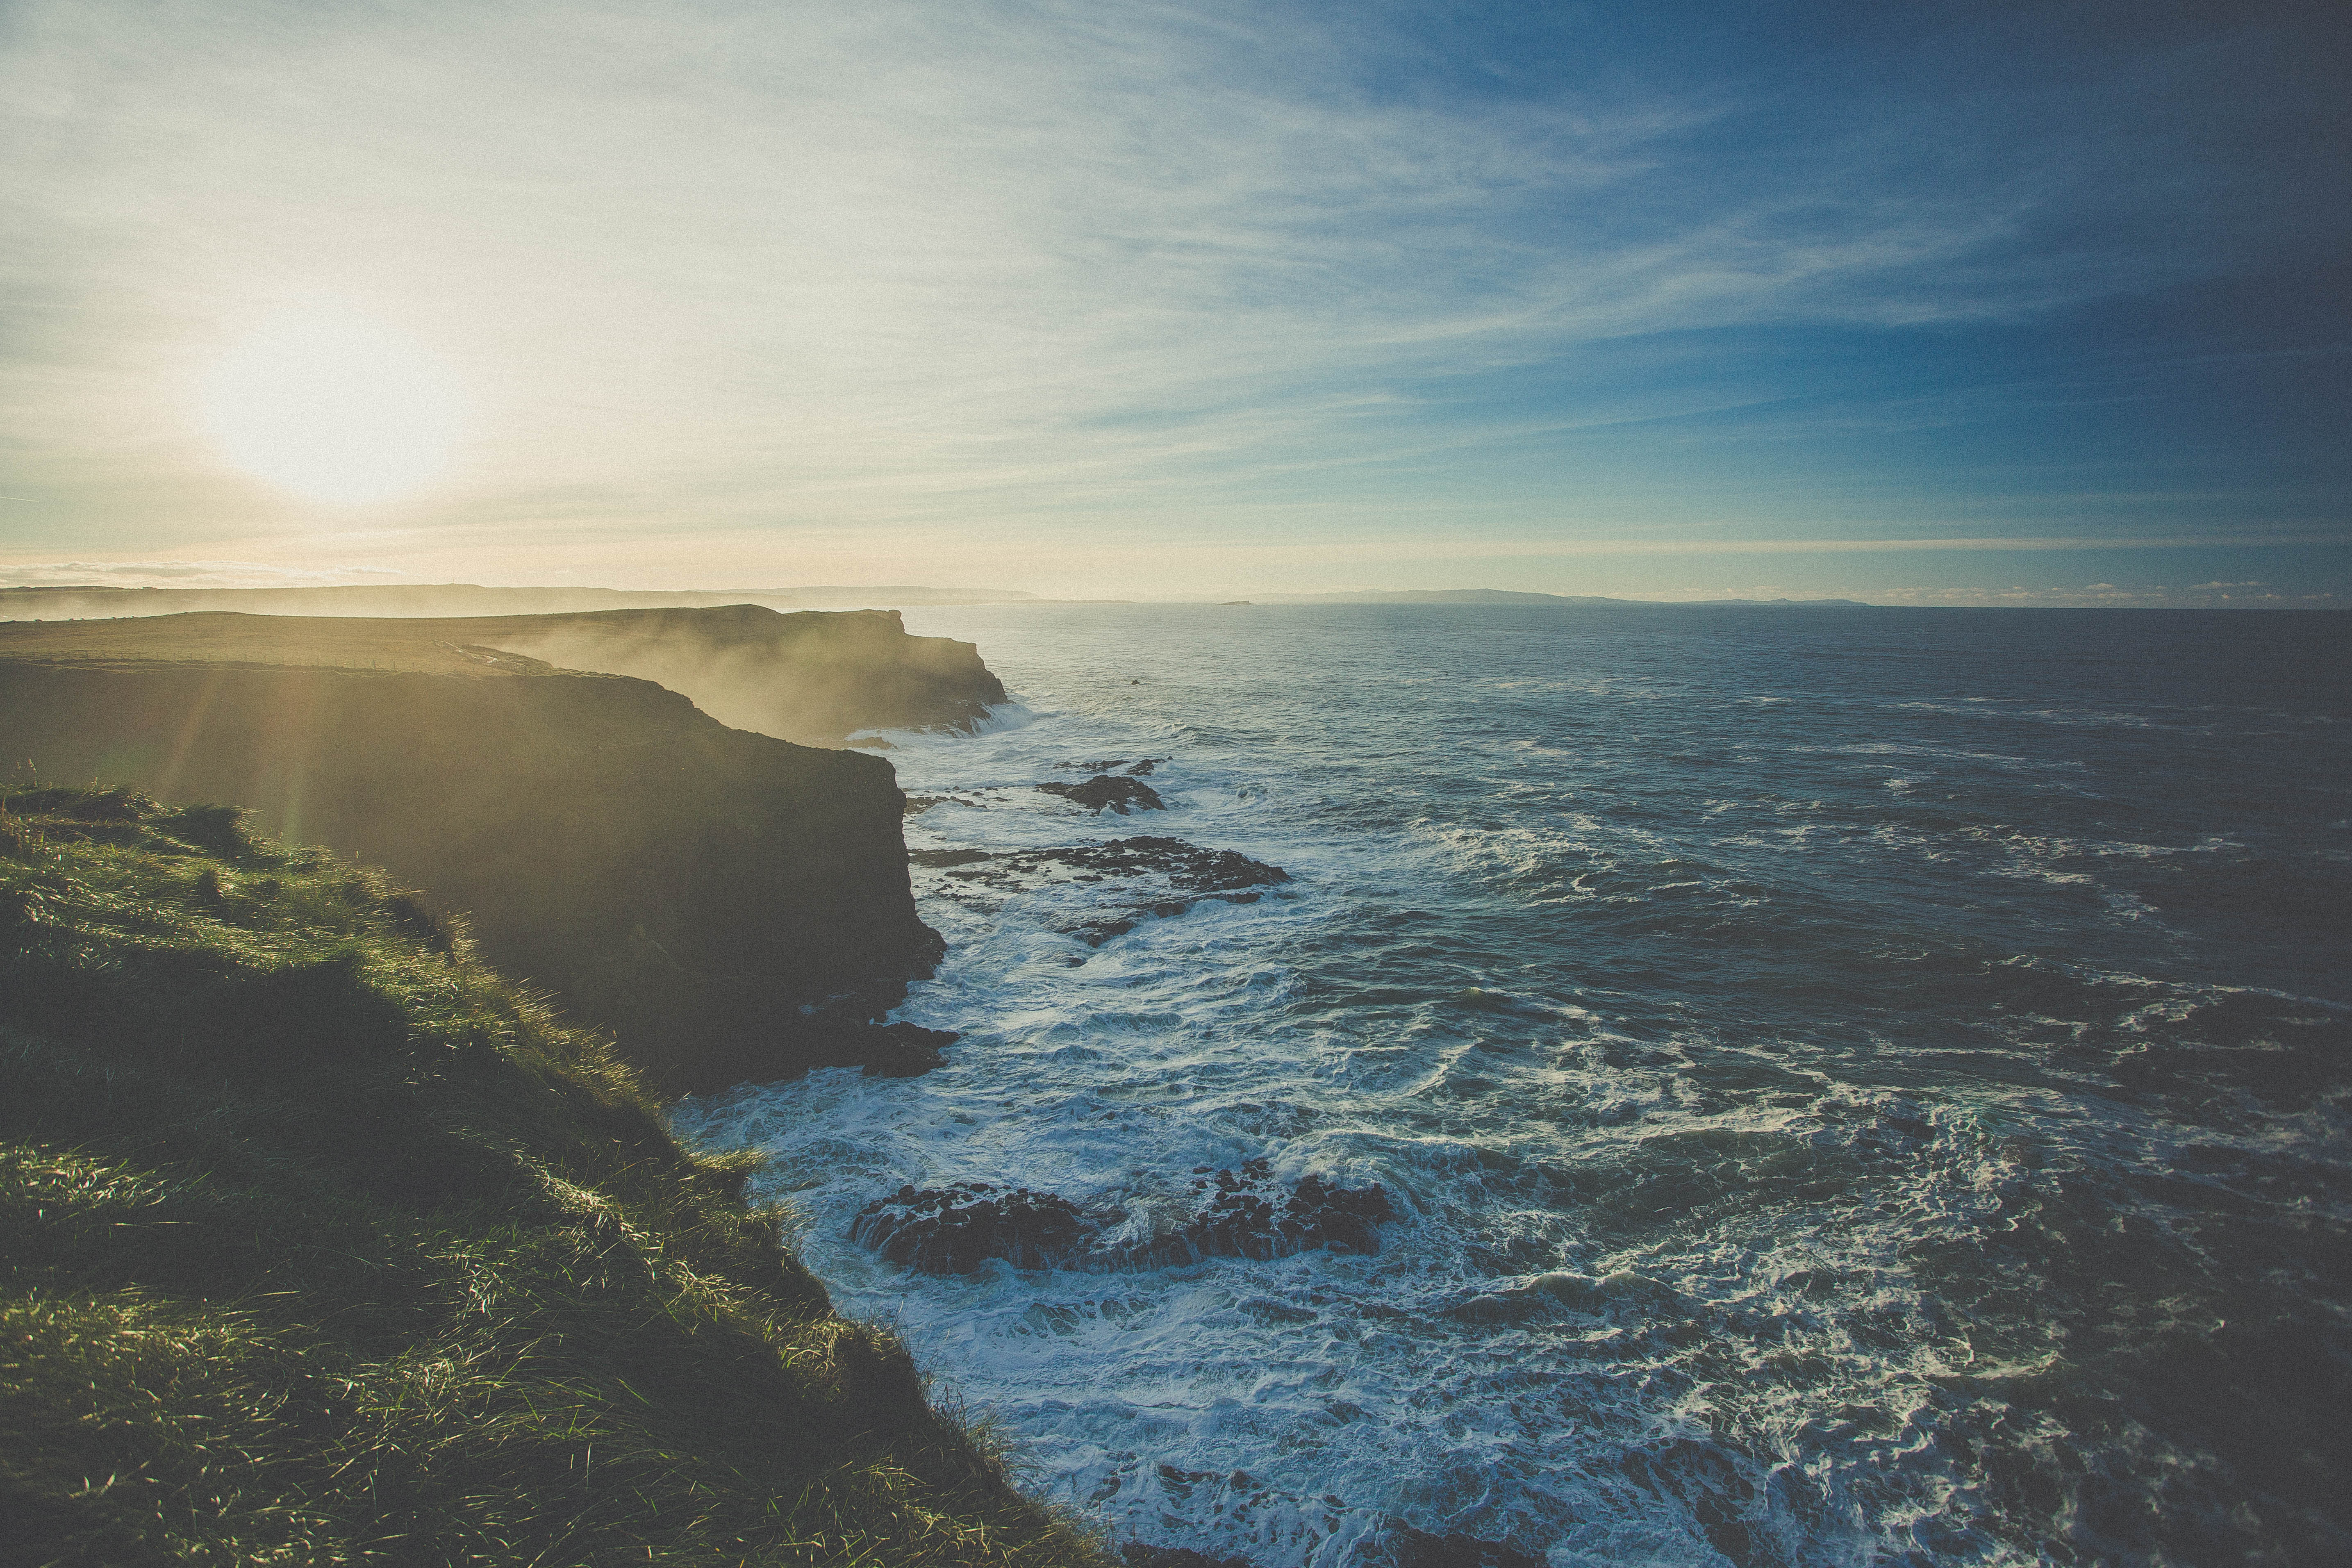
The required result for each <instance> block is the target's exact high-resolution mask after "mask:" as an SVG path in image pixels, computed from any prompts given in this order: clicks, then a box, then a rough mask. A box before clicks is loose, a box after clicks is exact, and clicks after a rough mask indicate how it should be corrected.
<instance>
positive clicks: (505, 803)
mask: <svg viewBox="0 0 2352 1568" xmlns="http://www.w3.org/2000/svg"><path fill="white" fill-rule="evenodd" d="M174 620H176V621H177V622H179V623H180V625H179V626H178V628H177V629H178V631H179V632H180V633H181V634H182V635H184V636H187V635H193V634H196V633H208V631H209V630H211V629H223V628H206V627H204V626H195V625H192V624H191V623H199V622H219V623H228V626H226V628H225V629H223V630H224V635H226V634H242V633H245V632H248V631H250V632H253V633H254V635H256V636H259V635H263V634H266V633H268V631H269V628H270V626H271V623H270V622H268V620H267V618H265V617H257V616H187V617H175V618H174ZM240 623H242V624H243V625H240ZM325 624H327V625H330V626H337V627H343V628H353V629H354V632H353V640H352V641H351V642H349V643H348V644H347V645H345V647H344V649H343V652H344V655H345V656H346V657H347V658H348V659H349V660H350V661H351V665H350V666H349V667H346V668H299V667H294V666H290V665H285V664H267V663H244V662H234V661H233V660H234V652H235V650H234V647H229V648H228V651H227V652H226V656H225V655H224V649H223V647H214V648H213V650H212V657H211V658H209V659H206V660H199V661H193V662H184V663H172V662H162V661H160V660H154V659H148V660H141V659H135V658H125V657H121V650H120V649H119V648H118V649H117V650H116V652H115V655H114V656H113V657H107V656H106V650H105V647H104V646H103V645H101V644H99V643H96V642H93V643H91V644H89V646H87V647H82V648H79V649H70V648H66V647H58V646H56V644H55V643H52V645H51V646H50V647H47V649H46V651H47V654H48V655H49V657H47V658H26V657H16V658H10V657H5V656H6V655H8V654H10V653H21V651H22V649H21V647H12V646H10V645H11V643H12V642H13V641H14V639H9V638H0V761H5V764H6V766H7V767H8V768H9V769H11V770H19V774H18V776H24V775H23V773H22V772H21V770H26V769H27V768H29V771H30V773H31V774H32V775H33V776H37V777H39V778H42V779H46V780H54V781H70V782H73V783H76V784H79V783H81V782H83V781H85V780H89V781H95V782H97V783H99V784H107V785H128V786H131V787H134V788H137V789H140V790H143V791H146V792H148V793H150V794H152V795H156V796H157V797H159V798H162V799H164V800H169V801H179V802H194V801H221V802H228V803H233V804H235V805H239V806H243V807H247V808H249V809H250V810H251V812H252V813H253V816H254V821H255V826H257V828H258V829H259V830H261V831H263V832H266V833H268V834H270V835H272V836H273V837H289V838H292V839H296V840H299V841H300V842H303V843H309V844H320V845H326V846H329V847H332V848H333V849H335V850H337V851H338V852H340V853H341V854H344V855H347V856H350V857H352V858H354V859H357V860H360V861H363V862H365V863H368V864H371V865H378V866H383V867H385V868H388V869H389V870H390V871H391V872H392V873H393V874H394V876H395V877H397V878H399V879H401V880H402V881H404V882H407V883H411V884H414V885H415V886H417V887H419V888H421V889H424V890H425V898H426V901H427V903H428V904H429V905H430V907H431V908H432V909H434V910H460V911H464V912H465V913H466V915H467V918H468V919H469V920H470V921H471V923H472V926H473V929H474V931H475V932H476V933H477V935H478V940H479V942H480V943H481V948H482V952H483V953H484V955H485V956H486V957H487V958H488V960H489V961H490V962H492V963H496V964H497V965H498V966H499V968H501V969H503V970H505V971H507V972H509V973H513V974H516V975H520V976H523V977H527V978H528V979H530V980H531V981H533V982H536V983H538V984H542V985H546V986H550V987H551V988H552V989H553V990H554V991H555V993H556V994H557V997H558V999H559V1001H560V1002H561V1004H562V1006H563V1007H564V1008H565V1009H566V1010H567V1011H568V1012H570V1013H571V1014H572V1015H573V1016H575V1017H578V1018H580V1019H582V1020H583V1021H587V1022H591V1023H593V1024H596V1025H600V1026H604V1027H608V1028H610V1029H612V1030H613V1031H614V1034H615V1035H616V1036H617V1037H618V1038H619V1041H620V1044H621V1047H622V1049H623V1051H624V1052H625V1054H626V1056H627V1058H628V1059H629V1060H630V1061H632V1062H633V1063H635V1064H636V1065H637V1066H639V1067H640V1068H643V1069H644V1070H645V1071H646V1073H647V1074H648V1076H649V1077H650V1078H651V1079H653V1080H654V1081H655V1082H656V1084H657V1085H659V1086H660V1087H661V1088H662V1089H666V1090H677V1089H693V1088H706V1087H715V1086H718V1085H721V1084H724V1083H728V1082H733V1081H738V1080H740V1079H746V1078H773V1077H782V1076H786V1075H788V1074H790V1073H791V1072H793V1071H795V1070H798V1069H799V1068H804V1067H806V1066H809V1065H812V1064H813V1063H815V1062H820V1061H832V1060H839V1059H843V1058H844V1057H845V1055H848V1056H850V1057H854V1056H855V1054H856V1049H855V1042H854V1041H845V1037H844V1033H843V1030H842V1029H841V1028H840V1027H839V1026H835V1025H833V1024H829V1023H827V1022H826V1021H825V1020H824V1019H817V1020H812V1019H811V1018H809V1017H808V1016H805V1010H806V1009H808V1008H812V1007H815V1006H817V1005H823V1004H825V1003H827V1002H828V1001H830V1000H834V999H837V998H841V997H843V996H845V995H847V996H849V997H850V1001H849V1002H848V1003H847V1004H846V1005H844V1006H842V1007H837V1008H836V1009H835V1013H834V1015H832V1016H833V1017H834V1018H836V1019H837V1018H843V1017H848V1018H857V1017H864V1016H870V1015H872V1014H874V1013H876V1012H877V1010H878V1009H880V1008H882V1007H885V1006H887V1005H889V1004H890V1003H891V1002H892V1001H894V1000H895V999H896V997H897V995H898V992H899V985H900V983H902V982H903V980H904V979H905V978H906V977H907V976H908V974H910V973H917V972H919V971H920V970H922V969H923V968H924V967H926V966H927V965H928V964H929V963H930V962H931V961H932V960H933V959H934V958H935V957H936V955H937V953H938V952H939V940H938V938H937V937H936V935H934V934H933V933H932V932H931V931H929V929H927V928H926V927H925V926H924V925H923V924H922V922H921V921H919V919H918V918H917V917H916V913H915V906H914V900H913V898H912V895H911V893H910V891H909V889H908V879H907V860H906V850H905V847H904V842H903V840H902V838H901V837H900V833H899V816H900V811H901V808H902V805H903V799H904V797H903V796H902V795H900V794H899V792H898V787H897V784H896V782H895V779H894V776H893V773H892V771H891V769H890V767H889V764H888V763H885V762H883V761H881V760H880V759H878V758H874V757H868V756H864V755H860V754H858V753H856V752H841V751H825V750H819V749H814V748H810V747H804V746H797V745H793V744H791V743H789V742H783V741H780V740H776V739H773V738H771V737H769V736H765V735H756V734H750V733H747V732H745V731H740V730H733V729H730V728H728V727H727V726H725V725H723V724H721V723H719V721H716V720H714V719H712V718H710V717H709V715H707V714H705V713H702V712H699V711H698V710H696V709H695V707H694V706H693V705H692V704H691V703H690V702H688V700H686V698H684V697H682V696H679V695H678V694H677V693H676V692H673V691H667V690H665V689H662V688H660V687H658V686H655V685H653V684H651V683H649V682H646V681H643V680H635V679H625V678H619V677H613V676H598V675H582V674H572V673H562V672H551V671H548V670H547V668H546V667H545V666H543V665H537V664H534V663H533V662H532V661H530V660H528V659H525V658H519V657H517V656H514V655H511V654H505V653H499V652H496V651H494V650H488V649H486V648H484V647H480V646H479V645H474V646H472V647H468V646H466V645H460V644H457V643H454V642H445V643H436V642H432V641H430V640H427V641H425V642H422V643H420V642H417V641H415V640H413V639H409V640H400V639H394V640H392V641H387V642H385V643H383V645H382V646H381V647H374V645H371V644H369V643H368V642H367V641H366V640H365V633H366V628H368V627H370V626H385V625H397V626H417V625H420V624H425V625H429V624H430V623H415V622H405V623H369V622H357V621H343V622H332V623H325ZM104 625H105V626H107V627H110V628H115V629H120V628H123V627H126V626H133V627H136V626H153V627H159V628H167V629H168V628H172V627H173V621H159V622H110V623H104ZM13 629H16V628H0V631H6V630H13ZM22 629H26V630H31V631H51V632H63V631H66V630H68V629H70V628H65V627H54V628H52V627H31V628H22ZM468 635H471V634H468ZM234 641H235V638H234V637H230V643H231V644H233V643H234ZM151 646H154V647H158V648H159V649H160V650H161V651H163V652H165V653H166V654H167V655H168V654H169V653H170V652H173V651H176V650H174V649H173V648H171V647H169V646H168V645H165V644H163V643H161V642H160V641H159V642H157V643H154V644H152V645H151ZM371 647H374V652H373V654H372V653H371V651H370V650H371ZM420 649H421V650H423V651H419V650H420ZM402 650H405V651H404V652H403V651H402ZM281 651H282V650H281ZM313 651H314V652H316V651H317V645H315V644H314V645H313ZM395 655H398V656H399V657H404V658H410V659H411V661H412V662H415V663H418V664H420V665H424V666H425V667H426V668H421V669H414V670H387V669H381V668H378V669H370V668H365V664H366V662H367V660H368V659H369V658H372V657H373V658H393V657H394V656H395ZM428 655H429V656H430V657H427V656H428Z"/></svg>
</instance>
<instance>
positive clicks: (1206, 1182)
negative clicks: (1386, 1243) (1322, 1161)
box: [849, 1160, 1396, 1274]
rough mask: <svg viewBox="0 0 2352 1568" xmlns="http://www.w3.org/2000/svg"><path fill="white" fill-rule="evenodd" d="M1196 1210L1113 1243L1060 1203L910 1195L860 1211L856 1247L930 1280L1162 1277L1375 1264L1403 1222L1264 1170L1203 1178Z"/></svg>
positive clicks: (955, 1188) (1111, 1220) (981, 1189)
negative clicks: (1242, 1261) (1131, 1273)
mask: <svg viewBox="0 0 2352 1568" xmlns="http://www.w3.org/2000/svg"><path fill="white" fill-rule="evenodd" d="M1194 1174H1195V1175H1196V1176H1197V1177H1198V1178H1199V1179H1198V1180H1195V1181H1194V1182H1193V1184H1192V1190H1193V1192H1194V1194H1196V1198H1197V1206H1196V1207H1195V1208H1194V1209H1193V1211H1192V1214H1191V1215H1188V1216H1186V1217H1185V1218H1184V1219H1183V1220H1182V1221H1181V1222H1180V1223H1178V1224H1177V1225H1175V1226H1171V1227H1170V1228H1168V1229H1166V1230H1164V1231H1161V1232H1160V1233H1159V1234H1157V1235H1154V1236H1152V1237H1149V1238H1148V1239H1145V1240H1142V1241H1134V1240H1118V1241H1114V1240H1112V1239H1110V1237H1112V1235H1113V1234H1114V1233H1115V1232H1116V1231H1117V1230H1118V1228H1119V1227H1120V1226H1121V1224H1122V1222H1123V1221H1124V1220H1125V1218H1126V1215H1124V1214H1123V1213H1120V1212H1118V1211H1097V1212H1089V1211H1087V1210H1085V1209H1081V1208H1080V1207H1078V1205H1076V1204H1074V1203H1072V1202H1070V1201H1069V1200H1068V1199H1067V1198H1065V1197H1062V1196H1060V1195H1059V1194H1054V1193H1041V1192H1036V1191H1034V1190H1033V1189H1031V1188H1027V1187H1013V1188H1003V1187H997V1186H994V1185H992V1184H989V1183H987V1182H959V1183H956V1184H953V1185H951V1186H946V1187H922V1188H919V1187H914V1186H904V1187H901V1188H899V1189H898V1192H896V1193H894V1194H891V1195H890V1196H888V1197H887V1198H880V1199H877V1200H876V1201H875V1202H873V1203H870V1204H868V1205H866V1207H864V1208H863V1209H861V1210H859V1211H858V1214H857V1217H856V1220H854V1221H853V1222H851V1225H850V1227H849V1237H850V1239H851V1240H853V1241H856V1242H857V1243H858V1244H860V1245H861V1246H865V1247H872V1248H873V1249H874V1250H875V1251H877V1252H878V1253H880V1254H881V1255H882V1256H883V1257H885V1258H889V1259H890V1260H891V1261H892V1262H894V1263H904V1264H908V1265H909V1266H911V1267H913V1268H919V1269H920V1270H922V1271H923V1272H924V1273H927V1274H969V1273H971V1272H972V1271H974V1270H976V1269H978V1268H980V1267H981V1266H982V1264H984V1263H986V1262H988V1261H990V1260H991V1259H1001V1260H1003V1261H1004V1262H1007V1263H1010V1264H1012V1265H1013V1267H1014V1268H1166V1267H1168V1266H1170V1265H1171V1264H1182V1263H1190V1262H1195V1261H1197V1260H1199V1259H1201V1258H1286V1257H1288V1256H1289V1255H1291V1254H1292V1253H1295V1252H1306V1251H1309V1250H1311V1249H1313V1248H1315V1247H1328V1248H1329V1249H1330V1250H1332V1251H1334V1252H1377V1251H1379V1250H1380V1232H1379V1229H1378V1226H1379V1225H1380V1224H1381V1221H1383V1220H1388V1219H1392V1218H1394V1217H1395V1215H1396V1211H1395V1208H1394V1207H1393V1205H1391V1204H1390V1202H1389V1197H1388V1194H1387V1193H1385V1192H1383V1191H1382V1190H1381V1188H1379V1187H1377V1186H1370V1187H1342V1186H1339V1185H1338V1184H1334V1183H1331V1182H1328V1181H1326V1180H1325V1179H1324V1178H1323V1177H1321V1176H1319V1175H1314V1174H1309V1175H1307V1176H1303V1177H1301V1178H1300V1179H1299V1181H1298V1183H1297V1184H1296V1185H1295V1186H1293V1187H1292V1188H1291V1189H1290V1190H1289V1191H1288V1192H1287V1193H1285V1192H1283V1191H1281V1190H1280V1189H1279V1188H1278V1187H1277V1186H1276V1183H1275V1179H1274V1173H1273V1168H1272V1166H1271V1165H1270V1164H1269V1163H1268V1162H1266V1161H1265V1160H1251V1161H1249V1162H1247V1163H1244V1165H1243V1166H1242V1167H1241V1168H1240V1169H1239V1170H1238V1171H1233V1170H1222V1171H1212V1170H1211V1169H1210V1168H1209V1167H1207V1166H1205V1165H1204V1166H1202V1167H1201V1168H1200V1170H1199V1171H1197V1172H1195V1173H1194Z"/></svg>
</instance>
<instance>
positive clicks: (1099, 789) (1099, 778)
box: [1037, 773, 1168, 816]
mask: <svg viewBox="0 0 2352 1568" xmlns="http://www.w3.org/2000/svg"><path fill="white" fill-rule="evenodd" d="M1037 787H1038V788H1039V789H1041V790H1043V791H1045V793H1046V794H1047V795H1060V796H1061V797H1062V798H1063V799H1065V800H1068V801H1074V802H1076V804H1077V805H1083V806H1085V807H1086V808H1087V810H1089V811H1097V812H1098V811H1100V810H1102V809H1103V808H1104V807H1105V806H1108V807H1109V808H1110V809H1111V810H1113V811H1115V812H1117V813H1118V814H1119V815H1120V816H1126V815H1127V814H1128V813H1129V811H1130V810H1132V811H1165V810H1167V809H1168V803H1167V802H1166V801H1164V800H1161V799H1160V792H1159V791H1158V790H1156V789H1153V788H1152V787H1151V786H1150V784H1145V783H1144V782H1143V781H1142V780H1141V779H1132V778H1120V777H1114V776H1113V775H1111V774H1108V773H1097V774H1096V775H1095V776H1094V777H1092V778H1090V779H1088V780H1087V781H1086V782H1085V783H1084V784H1057V783H1048V784H1039V785H1038V786H1037Z"/></svg>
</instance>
